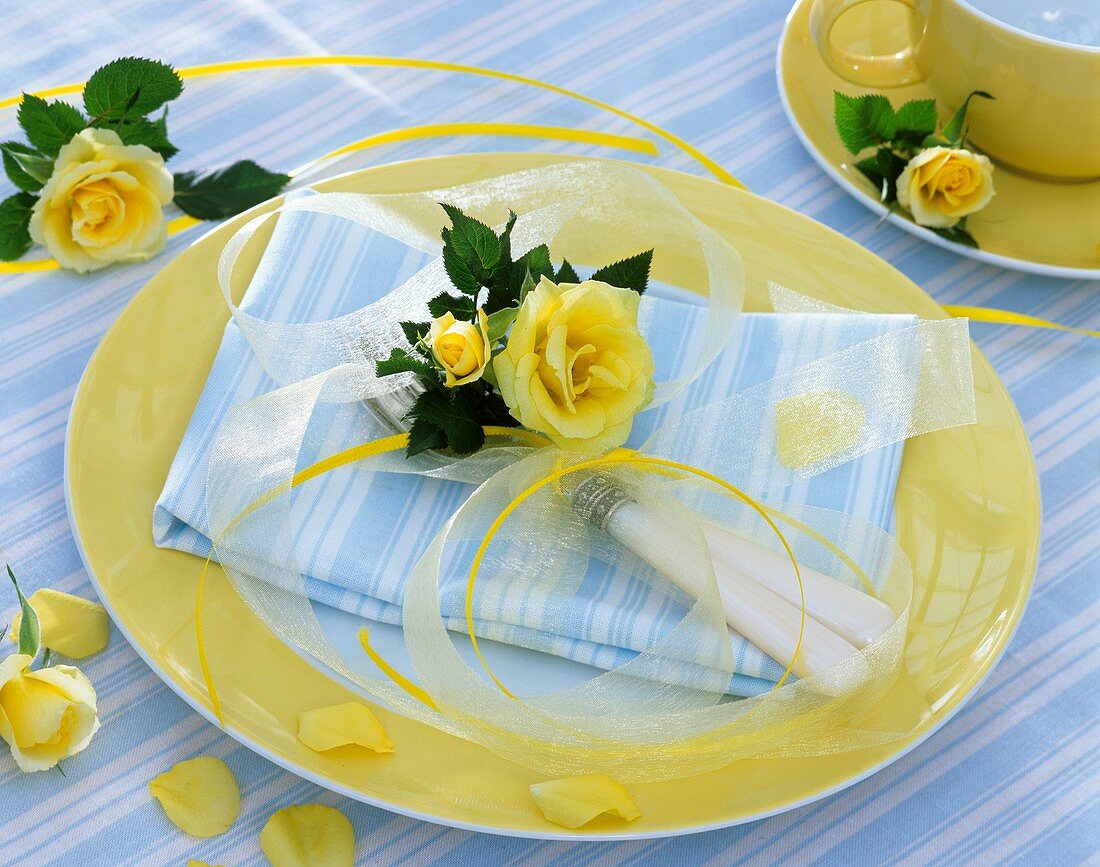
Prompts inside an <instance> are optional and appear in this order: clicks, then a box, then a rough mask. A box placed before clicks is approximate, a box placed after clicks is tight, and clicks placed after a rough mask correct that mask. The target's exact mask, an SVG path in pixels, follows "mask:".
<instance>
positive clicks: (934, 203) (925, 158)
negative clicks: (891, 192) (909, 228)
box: [897, 147, 994, 229]
mask: <svg viewBox="0 0 1100 867" xmlns="http://www.w3.org/2000/svg"><path fill="white" fill-rule="evenodd" d="M897 186H898V202H899V203H900V204H901V206H902V207H903V208H907V209H908V210H909V213H911V214H912V215H913V219H914V220H916V221H917V222H918V223H920V225H922V226H932V227H933V228H937V229H946V228H950V227H951V226H954V225H955V224H956V223H957V222H959V220H961V219H962V218H963V217H965V216H966V215H967V214H973V213H974V212H975V211H980V210H981V209H982V208H984V207H985V206H986V205H987V204H989V200H990V199H992V198H993V194H994V190H993V164H992V163H991V162H990V161H989V157H986V156H983V155H981V154H975V153H971V152H970V151H968V150H963V149H962V148H944V147H935V148H928V149H927V150H923V151H921V152H920V153H919V154H917V155H916V156H915V157H913V159H911V160H909V164H908V165H907V166H906V167H905V168H904V169H903V170H902V172H901V174H900V175H899V176H898V185H897Z"/></svg>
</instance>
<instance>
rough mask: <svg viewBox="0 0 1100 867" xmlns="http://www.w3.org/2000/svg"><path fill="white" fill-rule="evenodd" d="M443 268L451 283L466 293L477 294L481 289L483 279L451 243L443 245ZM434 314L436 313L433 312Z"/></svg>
mask: <svg viewBox="0 0 1100 867" xmlns="http://www.w3.org/2000/svg"><path fill="white" fill-rule="evenodd" d="M443 268H444V270H445V271H446V272H447V276H448V277H450V278H451V285H453V286H454V287H455V289H457V290H458V291H459V292H461V293H463V294H464V295H470V296H476V295H477V293H478V292H480V291H481V281H480V280H479V279H478V278H477V276H476V275H475V274H474V272H473V271H471V270H470V266H469V265H467V264H466V261H465V260H464V259H463V258H462V256H461V255H459V253H458V251H457V250H455V248H454V247H453V246H452V245H450V244H444V247H443ZM433 315H434V314H433Z"/></svg>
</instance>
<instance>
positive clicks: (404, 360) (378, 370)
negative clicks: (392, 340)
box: [374, 347, 436, 379]
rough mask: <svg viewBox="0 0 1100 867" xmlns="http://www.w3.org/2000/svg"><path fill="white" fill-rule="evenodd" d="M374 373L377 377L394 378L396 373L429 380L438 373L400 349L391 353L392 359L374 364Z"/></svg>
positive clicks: (385, 359)
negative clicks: (412, 374) (413, 375)
mask: <svg viewBox="0 0 1100 867" xmlns="http://www.w3.org/2000/svg"><path fill="white" fill-rule="evenodd" d="M374 372H375V374H376V375H377V376H393V375H394V374H395V373H415V374H416V375H417V376H423V377H425V378H427V379H431V378H434V377H435V376H436V372H435V370H434V369H432V367H430V366H429V365H428V364H425V363H424V362H423V361H421V360H420V359H419V358H413V357H412V356H411V355H409V353H408V352H406V351H405V350H404V349H401V348H400V347H398V348H395V349H393V350H391V351H390V357H389V358H384V359H381V360H379V361H376V362H375V363H374Z"/></svg>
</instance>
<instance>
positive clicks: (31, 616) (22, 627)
mask: <svg viewBox="0 0 1100 867" xmlns="http://www.w3.org/2000/svg"><path fill="white" fill-rule="evenodd" d="M4 565H5V566H6V567H7V570H8V577H9V578H11V583H12V585H13V586H14V587H15V595H16V596H17V597H18V598H19V609H20V611H21V612H22V617H21V618H20V621H19V652H20V653H25V654H27V656H29V657H31V658H32V659H33V658H34V657H36V656H38V650H39V648H40V647H41V646H42V634H41V630H40V628H39V625H38V614H37V613H36V612H35V610H34V608H33V606H32V605H31V604H30V602H28V601H27V597H26V596H24V595H23V591H22V590H20V589H19V582H18V581H16V580H15V573H14V572H12V571H11V566H8V564H7V563H5V564H4Z"/></svg>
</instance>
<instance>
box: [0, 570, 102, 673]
mask: <svg viewBox="0 0 1100 867" xmlns="http://www.w3.org/2000/svg"><path fill="white" fill-rule="evenodd" d="M27 601H28V602H30V603H31V607H32V608H34V610H35V613H36V614H37V615H38V623H39V628H40V629H41V631H42V646H43V647H48V648H49V649H50V650H52V651H54V652H55V653H60V654H61V655H62V656H67V657H69V658H70V659H84V657H86V656H91V655H92V654H93V653H99V651H101V650H102V649H103V648H104V647H106V646H107V637H108V625H109V623H110V619H109V618H108V617H107V609H106V608H104V607H103V606H102V605H100V604H99V603H98V602H92V601H91V600H90V599H82V598H81V597H79V596H72V595H70V594H68V593H62V592H61V591H60V590H51V589H49V588H48V587H43V588H42V589H41V590H35V591H34V593H32V594H31V598H30V599H29V600H27ZM22 619H23V618H22V615H21V614H16V615H15V619H14V620H13V621H12V624H11V634H10V635H9V638H11V640H12V641H18V640H19V624H20V622H21V621H22Z"/></svg>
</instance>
